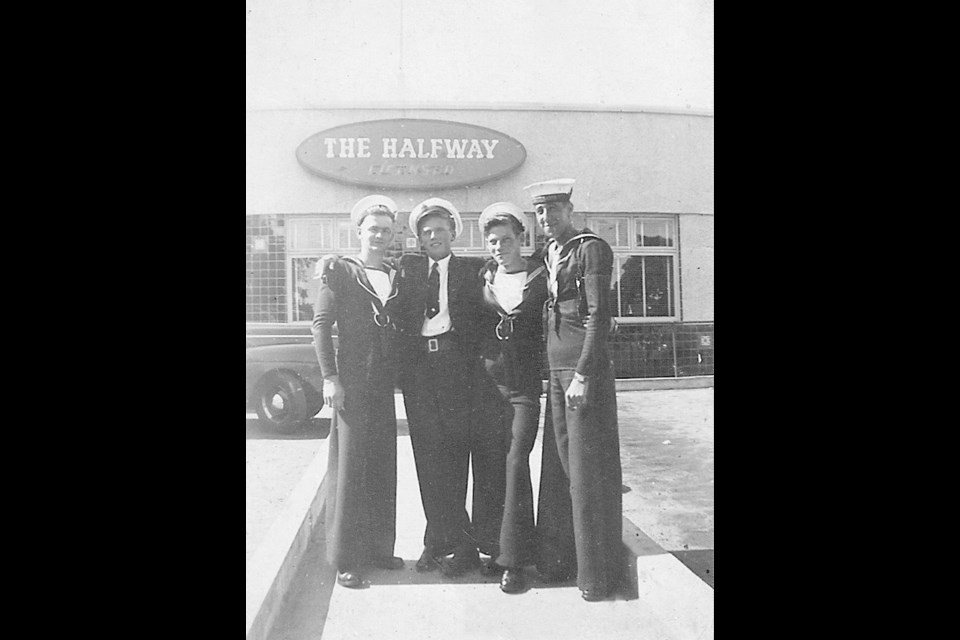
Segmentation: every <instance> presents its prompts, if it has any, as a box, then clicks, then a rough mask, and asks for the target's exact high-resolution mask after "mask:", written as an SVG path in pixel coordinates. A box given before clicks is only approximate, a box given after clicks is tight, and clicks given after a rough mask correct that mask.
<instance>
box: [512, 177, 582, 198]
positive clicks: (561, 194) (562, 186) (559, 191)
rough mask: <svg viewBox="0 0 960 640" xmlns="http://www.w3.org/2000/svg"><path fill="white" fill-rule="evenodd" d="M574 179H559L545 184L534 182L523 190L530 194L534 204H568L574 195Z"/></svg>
mask: <svg viewBox="0 0 960 640" xmlns="http://www.w3.org/2000/svg"><path fill="white" fill-rule="evenodd" d="M574 182H575V180H574V179H573V178H558V179H556V180H547V181H545V182H534V183H533V184H528V185H527V186H525V187H524V188H523V190H524V191H526V192H527V193H529V194H530V198H531V199H532V200H533V204H544V203H547V202H568V201H569V200H570V195H571V194H572V193H573V183H574Z"/></svg>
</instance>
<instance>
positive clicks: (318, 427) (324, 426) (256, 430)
mask: <svg viewBox="0 0 960 640" xmlns="http://www.w3.org/2000/svg"><path fill="white" fill-rule="evenodd" d="M328 435H330V418H311V419H310V424H309V425H308V426H307V427H305V428H303V429H299V430H297V431H293V432H291V433H279V432H276V431H271V430H270V429H268V428H266V427H264V426H263V425H261V424H260V421H259V420H258V419H257V418H247V438H246V439H247V440H323V439H325V438H326V437H327V436H328Z"/></svg>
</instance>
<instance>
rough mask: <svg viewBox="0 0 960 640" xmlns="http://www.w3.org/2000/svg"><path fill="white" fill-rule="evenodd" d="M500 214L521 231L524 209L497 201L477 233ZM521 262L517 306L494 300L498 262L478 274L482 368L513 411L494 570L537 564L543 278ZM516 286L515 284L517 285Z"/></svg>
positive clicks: (539, 269)
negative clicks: (534, 456) (534, 466)
mask: <svg viewBox="0 0 960 640" xmlns="http://www.w3.org/2000/svg"><path fill="white" fill-rule="evenodd" d="M503 214H506V215H510V216H513V217H514V218H516V220H517V222H518V223H519V224H520V227H521V228H522V227H523V219H524V214H523V210H522V209H520V208H519V207H518V206H516V205H514V204H512V203H508V202H498V203H494V204H492V205H490V206H489V207H487V208H486V209H484V211H483V212H482V213H481V215H480V220H479V221H478V224H479V226H480V229H481V231H482V230H483V228H484V226H485V225H486V224H487V222H488V221H489V220H490V219H491V218H493V217H494V216H497V215H500V216H502V215H503ZM526 263H527V264H526V270H525V271H524V272H521V273H522V274H523V275H522V276H520V278H522V289H521V291H520V293H521V297H520V300H519V303H518V304H516V306H513V304H512V302H513V301H512V300H511V301H510V303H509V304H508V303H507V301H505V300H501V299H499V298H498V295H497V276H498V274H499V275H500V277H501V278H504V277H510V276H508V275H505V274H504V272H502V271H498V266H499V265H498V263H497V261H496V260H493V259H491V260H488V261H487V263H486V264H485V265H484V269H483V272H482V278H483V284H484V286H483V297H484V302H485V303H486V312H485V313H484V315H483V321H482V326H481V329H482V333H481V335H482V336H483V346H482V351H483V360H484V366H485V368H486V371H487V374H488V375H489V376H490V377H491V378H493V380H494V381H495V382H496V385H497V388H498V390H499V391H500V394H501V395H502V396H503V398H504V399H505V400H507V401H508V402H509V403H510V405H511V407H512V409H513V410H512V411H511V412H510V413H509V414H508V415H507V417H508V419H509V422H508V424H507V426H506V429H505V432H506V434H507V436H508V437H509V445H508V446H509V449H508V453H507V465H506V499H505V503H504V512H503V525H502V527H501V529H500V555H499V557H497V559H496V563H497V564H498V565H500V566H501V567H506V568H517V567H523V566H526V565H529V564H535V563H536V560H537V553H536V535H535V528H534V521H533V512H534V506H533V487H532V485H531V482H530V452H531V451H532V450H533V445H534V442H535V440H536V437H537V430H538V428H539V420H540V395H541V394H542V392H543V387H542V370H543V366H542V365H543V324H542V321H541V313H542V309H543V304H544V301H545V300H546V299H547V277H546V275H547V274H546V270H545V268H544V265H543V262H542V261H541V260H537V259H533V258H528V259H527V261H526ZM517 275H519V274H517ZM517 284H518V285H519V284H520V282H519V280H518V282H517ZM504 306H507V307H508V309H505V308H504ZM554 456H556V453H554ZM504 590H506V589H504Z"/></svg>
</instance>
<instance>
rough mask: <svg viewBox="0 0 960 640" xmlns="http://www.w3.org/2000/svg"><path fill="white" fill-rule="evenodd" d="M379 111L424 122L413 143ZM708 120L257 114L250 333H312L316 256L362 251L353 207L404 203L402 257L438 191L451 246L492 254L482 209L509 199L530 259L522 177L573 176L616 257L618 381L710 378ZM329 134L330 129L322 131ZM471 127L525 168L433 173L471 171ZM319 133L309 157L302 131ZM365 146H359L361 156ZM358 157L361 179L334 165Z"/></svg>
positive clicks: (580, 208)
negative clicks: (416, 213) (455, 216)
mask: <svg viewBox="0 0 960 640" xmlns="http://www.w3.org/2000/svg"><path fill="white" fill-rule="evenodd" d="M381 121H389V122H390V126H393V127H394V130H398V131H401V132H402V131H404V127H405V126H407V125H409V126H413V125H416V126H417V127H419V128H418V129H416V131H417V133H416V134H415V136H414V137H412V138H410V139H409V142H411V143H412V145H413V146H409V145H408V146H407V148H406V152H404V146H403V145H404V138H403V137H402V135H401V136H400V137H392V138H391V137H383V138H381V137H380V135H381V134H382V131H384V129H383V128H382V127H383V125H377V124H371V123H377V122H381ZM431 122H432V123H434V124H432V125H431ZM451 123H453V124H451ZM378 126H379V127H380V128H377V127H378ZM431 126H434V127H436V128H437V130H438V131H442V132H444V133H441V134H438V135H442V136H447V137H445V138H443V140H445V142H437V143H435V145H434V146H432V147H431V144H430V140H431V138H430V130H431ZM451 126H454V127H456V126H462V127H465V128H464V129H463V131H465V132H466V133H464V134H463V135H464V137H463V138H462V143H461V145H460V148H459V149H451V148H450V147H449V145H450V138H449V133H448V132H449V130H450V127H451ZM397 127H399V129H397ZM713 127H714V119H713V116H712V115H709V114H696V113H689V112H682V111H673V112H671V111H669V110H661V111H652V110H651V111H645V110H632V111H631V110H627V109H610V110H603V109H596V108H594V109H587V108H582V109H580V108H566V109H561V108H553V109H551V108H549V107H545V108H530V107H524V108H515V109H509V108H504V109H495V108H485V107H478V108H475V109H436V108H431V109H426V108H424V109H415V108H408V107H403V108H399V107H398V108H395V109H391V108H377V109H360V108H330V109H322V108H320V109H308V108H304V109H289V110H288V109H257V110H248V112H247V158H246V161H247V164H246V166H247V176H246V184H247V199H246V202H247V205H246V206H247V210H246V322H247V334H248V338H249V339H253V340H255V341H259V342H263V341H289V340H306V341H309V340H310V330H309V325H310V321H311V319H312V317H313V306H312V289H311V286H312V283H311V276H312V273H313V265H314V263H315V262H316V260H317V259H318V257H319V256H322V255H324V254H328V253H335V254H341V255H348V254H350V253H352V252H355V251H356V250H357V249H358V244H357V238H356V234H355V231H354V228H353V227H352V225H351V223H350V220H349V211H350V209H351V207H352V206H353V204H354V203H355V202H356V201H357V200H358V199H360V198H361V197H363V196H365V195H369V194H371V193H382V194H384V195H388V196H390V197H391V198H393V199H394V200H395V201H396V202H397V204H398V206H399V207H400V210H401V215H400V216H399V218H398V223H397V230H398V233H397V237H396V240H395V243H394V247H393V249H394V253H395V254H399V253H402V252H418V251H419V247H418V244H417V241H416V238H415V235H414V233H412V232H411V230H410V229H408V228H406V216H405V215H403V214H405V213H408V212H409V211H410V210H411V209H412V208H413V207H414V206H415V205H416V204H417V203H419V202H421V201H422V200H424V199H426V198H429V197H440V198H444V199H447V200H449V201H451V202H452V203H454V205H455V206H457V207H458V209H459V210H460V212H461V215H462V216H463V222H464V233H463V234H462V235H461V236H460V237H458V238H457V239H456V240H455V241H454V252H455V253H457V254H460V255H473V256H486V255H487V253H486V250H485V248H484V243H483V240H482V238H481V237H480V236H481V234H480V231H479V228H478V227H477V223H476V222H477V218H478V217H479V214H480V212H481V211H482V210H483V209H484V208H485V207H486V206H487V205H489V204H491V203H493V202H497V201H501V200H507V201H511V202H514V203H516V204H518V205H519V206H520V207H521V208H523V209H524V211H526V212H527V214H528V221H527V225H526V226H527V236H526V238H525V249H524V254H525V255H529V254H530V253H532V252H533V251H534V250H535V249H536V248H539V247H540V246H542V244H543V242H544V236H543V233H542V231H541V230H540V229H539V227H538V226H537V224H536V222H535V220H534V216H533V208H532V206H531V204H530V202H529V200H528V199H527V196H526V194H525V192H524V191H523V189H522V188H523V186H525V185H527V184H530V183H532V182H538V181H541V180H549V179H553V178H574V179H576V184H575V186H574V190H573V197H572V199H571V200H572V202H573V204H574V210H575V221H574V222H575V224H576V226H578V227H581V226H586V227H589V228H590V229H591V230H593V231H594V232H595V233H597V234H598V235H600V236H601V237H603V238H604V239H606V240H607V242H609V243H610V246H611V247H612V248H613V251H614V254H615V270H614V277H613V282H612V283H611V294H612V295H611V304H612V305H613V306H614V308H613V309H612V311H613V312H614V315H615V316H616V318H617V322H618V325H619V329H618V332H617V335H616V337H615V338H614V343H615V346H614V348H613V350H612V352H613V357H614V364H615V367H616V372H617V377H619V378H654V377H684V376H696V375H712V374H713V373H714V370H713V350H714V327H713V323H714V305H713V297H714V285H713V238H714V210H713V202H714V193H713V192H714V188H713V157H714V154H713V144H714V128H713ZM477 128H481V129H477ZM331 129H336V131H335V132H332V133H331V134H330V135H325V134H324V132H327V131H329V130H331ZM368 130H369V131H373V132H374V133H373V134H372V135H370V136H368V137H367V138H366V139H367V142H363V141H362V140H363V138H361V137H354V138H350V137H347V138H342V134H343V132H344V131H355V132H360V134H361V136H362V135H363V132H364V131H368ZM471 130H481V131H487V130H489V131H491V132H492V133H490V134H488V136H489V138H490V140H488V141H487V138H484V139H483V140H481V142H483V144H484V145H486V146H482V145H479V144H477V143H474V147H475V149H474V151H475V153H474V154H473V155H475V156H476V157H477V158H479V159H481V160H483V159H484V158H483V155H484V154H485V153H486V155H487V156H489V159H488V160H489V162H494V161H496V160H497V159H498V158H494V157H493V156H495V155H496V154H497V151H496V150H497V147H496V146H493V147H492V149H491V145H496V142H495V141H494V140H493V137H494V135H495V134H497V133H498V132H499V133H500V134H502V137H503V140H504V145H506V144H507V142H508V141H511V140H512V141H516V142H518V143H519V144H520V145H522V149H523V155H522V157H521V158H520V161H519V164H517V163H516V162H514V163H513V164H514V165H516V166H511V167H506V168H505V169H504V168H500V167H498V170H500V171H503V170H505V171H506V173H500V174H498V175H493V176H492V177H485V176H484V175H478V176H475V177H473V178H471V177H470V176H466V177H465V178H464V180H466V181H467V184H456V185H454V186H444V178H442V177H439V176H446V178H450V177H456V175H457V174H458V173H463V171H461V169H462V167H464V166H465V165H466V164H467V160H464V159H463V158H464V154H466V156H467V157H468V158H469V157H470V156H471V151H470V150H469V147H468V146H467V145H468V139H469V138H468V136H469V132H470V131H471ZM318 134H319V136H318ZM383 135H384V136H386V135H388V134H383ZM311 138H312V140H313V142H312V144H313V146H312V147H310V151H309V152H308V151H305V150H304V149H305V148H306V147H307V146H309V143H306V142H305V141H308V139H311ZM341 138H342V139H341ZM433 139H435V140H440V138H433ZM455 139H456V138H455ZM370 140H372V142H371V141H370ZM418 140H419V143H418ZM424 140H426V142H424ZM381 141H382V143H383V144H381ZM391 141H393V142H391ZM324 142H326V144H324ZM444 145H447V146H446V147H445V146H444ZM504 148H505V147H501V149H504ZM309 153H314V155H315V156H329V157H324V158H322V159H320V164H322V165H324V166H326V167H327V169H325V170H324V169H323V167H321V170H320V171H319V172H318V170H317V168H316V167H315V166H313V165H312V164H311V159H310V158H309V157H306V155H308V154H309ZM457 154H459V157H460V158H461V160H456V159H455V158H456V157H457ZM358 156H365V157H366V158H367V160H365V161H364V162H366V164H363V163H361V160H359V159H358ZM341 157H342V158H343V159H342V160H341V159H340V158H341ZM447 157H449V158H454V159H453V160H450V159H446V158H447ZM324 163H325V164H324ZM338 163H339V164H338ZM350 163H353V164H352V165H351V166H354V167H357V166H359V171H360V172H361V173H363V175H364V176H365V177H364V178H362V179H361V180H360V181H361V182H365V184H358V183H357V179H356V178H355V177H351V178H346V179H345V178H344V177H343V176H340V175H338V174H337V171H338V170H340V171H343V172H344V175H345V174H346V173H347V172H348V169H347V168H346V165H347V164H350ZM357 163H361V164H359V165H358V164H357ZM479 164H481V163H480V161H479V160H478V165H479ZM467 173H469V171H467ZM481 174H482V171H481ZM354 175H357V174H356V171H355V172H354ZM400 182H402V183H403V184H402V185H400V186H392V185H397V184H398V183H400ZM449 182H450V181H449V179H448V180H447V183H449Z"/></svg>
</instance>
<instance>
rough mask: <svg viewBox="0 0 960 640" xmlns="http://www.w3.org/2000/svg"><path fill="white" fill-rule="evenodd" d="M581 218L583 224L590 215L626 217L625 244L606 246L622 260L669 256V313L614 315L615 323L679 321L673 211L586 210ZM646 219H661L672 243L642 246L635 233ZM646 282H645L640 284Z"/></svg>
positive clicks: (677, 232)
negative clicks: (626, 240)
mask: <svg viewBox="0 0 960 640" xmlns="http://www.w3.org/2000/svg"><path fill="white" fill-rule="evenodd" d="M584 217H585V222H586V223H587V225H586V226H588V227H589V226H590V225H589V222H590V219H591V218H594V217H597V218H627V238H628V240H629V245H628V246H622V245H621V246H617V247H613V246H611V247H610V248H611V249H612V250H613V255H614V257H616V258H620V259H625V258H628V257H630V256H640V257H656V256H666V257H670V258H673V259H672V260H671V265H672V266H671V269H670V272H671V280H672V286H671V287H670V289H671V290H670V299H671V300H670V301H671V306H672V307H673V314H672V315H669V316H616V319H617V324H621V325H627V324H656V323H663V322H680V226H679V225H680V221H679V216H678V215H676V214H664V213H590V214H588V215H587V216H584ZM649 220H662V221H666V222H667V228H668V230H670V240H671V241H672V242H673V246H659V247H645V246H641V245H640V244H638V240H637V234H638V233H639V232H640V226H641V224H642V223H643V222H645V221H649ZM644 284H646V283H644ZM616 295H617V310H618V311H622V310H623V307H622V305H621V300H620V285H619V283H618V285H617V288H616Z"/></svg>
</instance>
